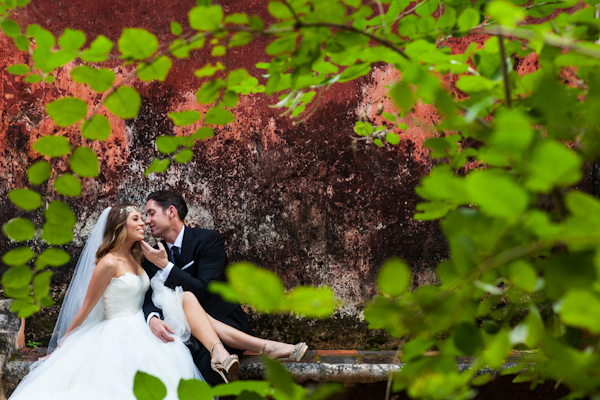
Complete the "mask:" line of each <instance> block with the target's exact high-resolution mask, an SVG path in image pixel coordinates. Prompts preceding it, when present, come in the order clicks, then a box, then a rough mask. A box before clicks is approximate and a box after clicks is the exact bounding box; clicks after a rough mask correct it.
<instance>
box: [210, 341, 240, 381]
mask: <svg viewBox="0 0 600 400" xmlns="http://www.w3.org/2000/svg"><path fill="white" fill-rule="evenodd" d="M210 367H211V368H212V370H213V371H215V372H217V373H218V374H219V375H221V377H222V378H223V380H224V381H225V383H227V382H228V381H227V378H226V377H225V374H224V373H223V371H225V372H227V373H228V374H233V375H235V374H237V373H238V371H239V370H240V362H239V360H238V356H237V354H233V355H232V354H229V352H228V351H227V350H226V349H225V346H224V345H223V343H222V342H215V343H214V344H213V345H212V348H211V349H210Z"/></svg>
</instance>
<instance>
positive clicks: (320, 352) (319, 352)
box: [317, 350, 358, 356]
mask: <svg viewBox="0 0 600 400" xmlns="http://www.w3.org/2000/svg"><path fill="white" fill-rule="evenodd" d="M317 355H318V356H356V355H358V352H357V351H356V350H317Z"/></svg>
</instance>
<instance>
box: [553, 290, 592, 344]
mask: <svg viewBox="0 0 600 400" xmlns="http://www.w3.org/2000/svg"><path fill="white" fill-rule="evenodd" d="M554 309H555V311H557V312H558V314H559V315H560V318H561V320H562V321H563V322H564V323H565V324H567V325H571V326H575V327H578V328H583V329H587V330H589V331H590V332H593V333H596V334H598V333H600V312H599V311H600V297H599V296H598V295H597V294H595V293H591V292H589V291H585V290H571V291H569V292H568V293H567V294H566V295H565V296H564V298H563V299H562V301H560V302H559V303H558V304H556V305H555V306H554Z"/></svg>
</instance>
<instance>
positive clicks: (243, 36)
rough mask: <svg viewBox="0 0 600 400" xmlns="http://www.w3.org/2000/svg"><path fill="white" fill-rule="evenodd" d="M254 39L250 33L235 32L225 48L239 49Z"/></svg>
mask: <svg viewBox="0 0 600 400" xmlns="http://www.w3.org/2000/svg"><path fill="white" fill-rule="evenodd" d="M252 39H254V35H253V34H252V33H250V32H245V31H242V32H236V33H234V34H233V36H232V37H231V39H230V40H229V43H228V44H227V47H241V46H245V45H247V44H248V43H250V42H251V41H252Z"/></svg>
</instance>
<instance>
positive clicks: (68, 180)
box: [54, 173, 81, 197]
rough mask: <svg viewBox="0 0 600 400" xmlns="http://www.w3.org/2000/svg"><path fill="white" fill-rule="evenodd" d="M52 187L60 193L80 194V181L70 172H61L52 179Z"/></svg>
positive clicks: (68, 194)
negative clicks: (61, 173)
mask: <svg viewBox="0 0 600 400" xmlns="http://www.w3.org/2000/svg"><path fill="white" fill-rule="evenodd" d="M54 189H56V191H57V192H58V193H60V194H62V195H65V196H70V197H77V196H81V182H80V181H79V179H77V177H75V176H73V175H71V174H67V173H65V174H63V175H61V176H59V177H58V178H56V180H55V181H54Z"/></svg>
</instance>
